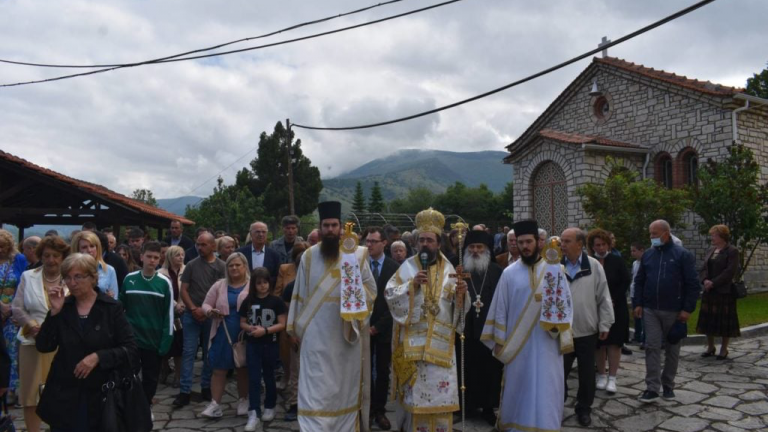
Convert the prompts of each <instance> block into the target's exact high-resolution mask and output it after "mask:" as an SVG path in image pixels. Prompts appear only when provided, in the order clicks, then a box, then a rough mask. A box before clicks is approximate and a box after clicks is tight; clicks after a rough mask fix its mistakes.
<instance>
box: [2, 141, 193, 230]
mask: <svg viewBox="0 0 768 432" xmlns="http://www.w3.org/2000/svg"><path fill="white" fill-rule="evenodd" d="M0 159H2V160H6V161H8V162H11V163H15V164H17V165H19V166H20V167H22V168H26V169H29V170H32V171H35V172H38V173H40V174H43V175H45V176H48V177H50V178H52V179H54V180H56V181H60V182H62V183H66V184H68V185H69V186H72V187H75V188H78V189H81V190H83V191H85V192H87V193H89V194H93V195H96V196H97V197H99V198H101V199H103V200H105V201H111V202H114V203H117V204H120V205H122V206H125V207H130V208H132V209H134V210H137V211H140V212H142V213H146V214H148V215H152V216H155V217H160V218H164V219H168V220H173V219H179V220H180V221H181V223H183V224H184V225H194V223H195V222H194V221H191V220H189V219H187V218H185V217H183V216H179V215H177V214H174V213H171V212H168V211H165V210H163V209H160V208H157V207H153V206H151V205H149V204H145V203H143V202H141V201H137V200H135V199H132V198H128V197H127V196H125V195H121V194H119V193H117V192H114V191H111V190H109V189H107V188H105V187H104V186H101V185H97V184H94V183H89V182H86V181H82V180H78V179H75V178H72V177H69V176H65V175H64V174H60V173H57V172H56V171H53V170H50V169H48V168H43V167H41V166H39V165H35V164H33V163H32V162H29V161H27V160H25V159H22V158H20V157H18V156H14V155H12V154H10V153H6V152H4V151H2V150H0Z"/></svg>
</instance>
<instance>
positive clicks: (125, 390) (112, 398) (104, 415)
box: [99, 347, 153, 432]
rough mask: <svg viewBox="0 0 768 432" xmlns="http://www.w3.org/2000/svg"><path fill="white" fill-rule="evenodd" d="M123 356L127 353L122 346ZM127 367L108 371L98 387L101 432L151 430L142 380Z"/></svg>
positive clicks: (150, 417) (150, 413)
mask: <svg viewBox="0 0 768 432" xmlns="http://www.w3.org/2000/svg"><path fill="white" fill-rule="evenodd" d="M122 348H123V350H125V352H126V354H127V353H128V350H127V349H126V348H125V347H122ZM128 359H129V364H128V365H127V366H124V367H122V368H116V369H113V370H112V371H110V372H109V378H107V381H106V382H105V383H104V384H102V386H101V395H102V396H101V425H100V426H101V427H100V428H99V430H100V431H102V432H149V431H151V430H152V428H153V424H152V411H151V410H150V408H149V402H148V401H147V398H146V396H145V395H144V389H143V388H142V386H141V380H140V379H139V377H138V376H136V374H135V373H134V371H133V369H132V368H131V365H130V356H128Z"/></svg>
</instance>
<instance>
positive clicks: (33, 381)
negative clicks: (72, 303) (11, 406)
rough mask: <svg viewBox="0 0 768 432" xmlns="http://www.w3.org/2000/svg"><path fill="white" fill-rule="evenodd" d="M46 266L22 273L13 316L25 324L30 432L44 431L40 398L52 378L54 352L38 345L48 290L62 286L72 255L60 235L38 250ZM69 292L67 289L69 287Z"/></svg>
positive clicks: (24, 395) (23, 364)
mask: <svg viewBox="0 0 768 432" xmlns="http://www.w3.org/2000/svg"><path fill="white" fill-rule="evenodd" d="M35 255H36V256H37V259H38V260H39V261H40V262H42V263H43V265H42V267H38V268H36V269H33V270H27V271H25V272H24V273H23V274H22V275H21V282H20V283H19V289H18V291H17V292H16V297H15V298H14V299H13V303H12V304H11V307H12V309H13V319H14V320H16V322H17V323H18V324H19V326H20V327H21V331H20V332H19V335H18V340H19V341H20V342H21V346H20V347H19V405H21V406H22V407H24V423H25V425H26V426H27V430H28V431H29V432H39V431H40V417H38V416H37V414H36V413H35V410H36V409H37V401H38V400H39V399H40V385H41V384H42V383H44V382H45V380H46V378H47V377H48V371H49V369H50V368H51V362H52V361H53V356H54V354H55V353H54V352H52V353H47V354H41V353H40V352H38V351H37V348H35V337H36V336H37V334H38V333H39V332H40V325H41V324H42V323H43V322H44V321H45V317H46V315H48V310H49V309H50V308H49V307H48V290H49V289H51V288H52V287H55V286H60V285H61V263H62V261H64V258H66V257H67V255H69V245H68V244H67V243H66V242H65V241H64V240H63V239H62V238H61V237H58V236H48V237H44V238H43V239H42V240H41V241H40V242H39V243H38V245H37V248H36V249H35ZM65 291H66V289H65Z"/></svg>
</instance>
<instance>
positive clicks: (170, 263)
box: [159, 246, 185, 388]
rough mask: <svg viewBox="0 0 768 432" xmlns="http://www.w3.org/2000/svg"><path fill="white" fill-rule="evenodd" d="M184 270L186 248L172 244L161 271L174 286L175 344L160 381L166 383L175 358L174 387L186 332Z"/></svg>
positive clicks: (165, 361) (167, 356)
mask: <svg viewBox="0 0 768 432" xmlns="http://www.w3.org/2000/svg"><path fill="white" fill-rule="evenodd" d="M183 272H184V249H182V248H181V247H180V246H171V247H169V248H168V250H167V251H165V261H164V262H163V268H161V269H160V271H159V273H160V274H161V275H163V276H165V277H167V278H168V279H170V281H171V286H172V287H173V301H175V302H176V308H175V310H174V311H175V319H174V320H173V344H172V345H171V350H170V351H168V354H167V355H166V359H165V360H164V364H163V369H164V370H163V374H164V375H162V378H161V379H160V382H163V383H165V380H166V379H167V378H168V372H169V371H170V366H169V365H168V360H169V359H171V358H173V367H174V368H175V371H174V377H173V388H178V387H179V379H180V378H181V353H182V349H183V347H184V334H183V333H182V332H183V330H182V328H181V314H183V313H184V309H185V307H184V302H183V301H179V287H181V273H183Z"/></svg>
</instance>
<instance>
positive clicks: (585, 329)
mask: <svg viewBox="0 0 768 432" xmlns="http://www.w3.org/2000/svg"><path fill="white" fill-rule="evenodd" d="M560 240H561V247H562V249H563V255H564V256H563V265H564V266H565V272H566V277H567V278H568V282H569V283H570V286H571V295H572V296H573V327H572V328H573V346H574V352H572V353H569V354H565V355H564V356H563V363H564V368H565V393H566V398H567V397H568V374H569V373H570V372H571V368H572V367H573V361H574V360H576V359H578V361H579V391H578V394H577V395H576V408H575V411H576V416H577V419H578V421H579V424H580V425H582V426H585V427H586V426H589V425H590V424H592V417H591V413H592V403H593V402H594V400H595V349H596V348H597V340H598V339H600V340H605V338H607V337H608V332H609V330H610V329H611V325H612V324H613V321H614V316H613V303H612V302H611V294H610V291H608V282H607V280H606V279H605V272H604V271H603V266H601V265H600V263H599V262H598V261H597V260H596V259H594V258H591V257H589V256H588V255H587V253H586V252H584V245H585V244H586V240H587V239H586V235H585V234H584V231H582V230H581V229H579V228H568V229H566V230H565V231H563V233H562V235H561V236H560ZM614 391H615V389H614Z"/></svg>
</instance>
